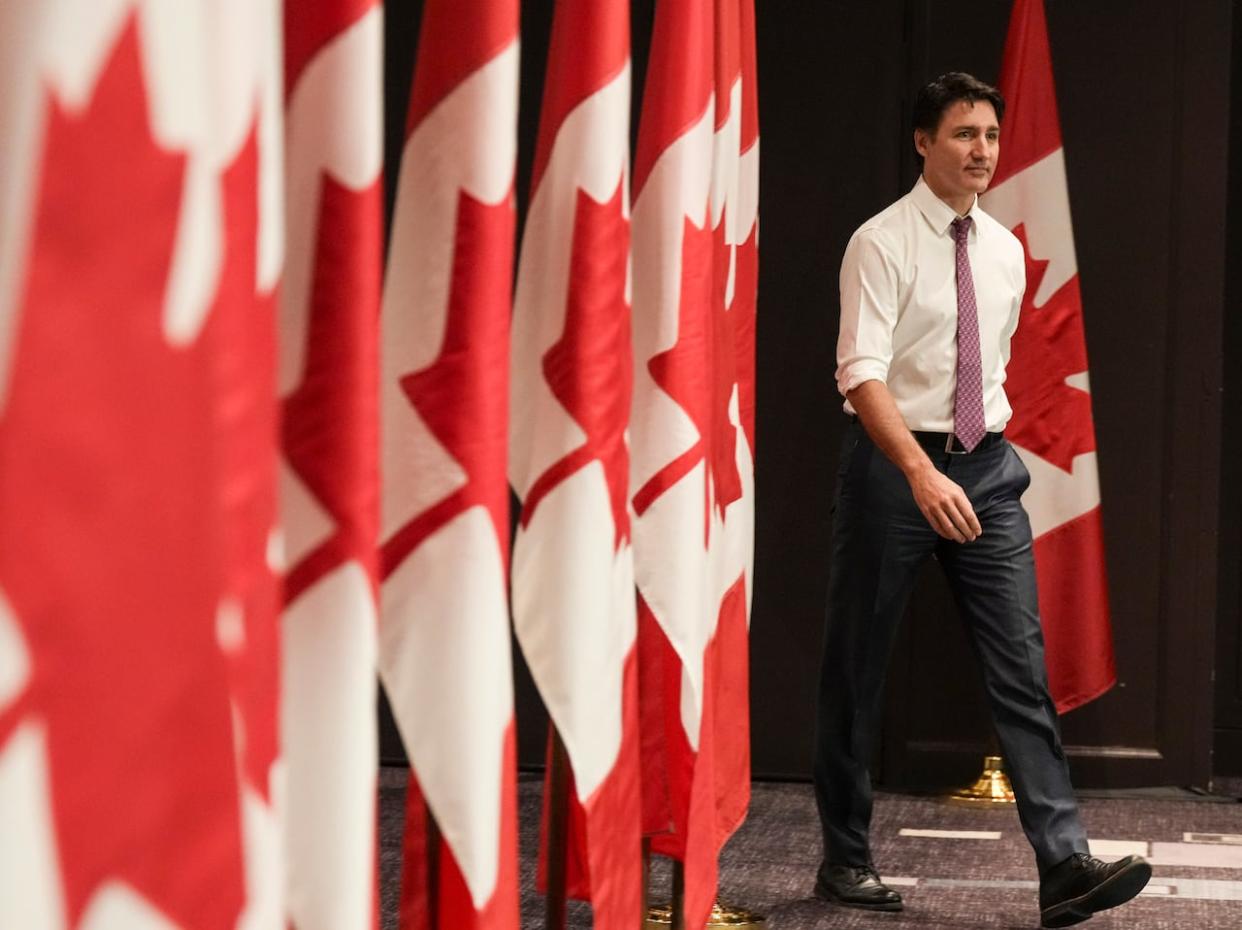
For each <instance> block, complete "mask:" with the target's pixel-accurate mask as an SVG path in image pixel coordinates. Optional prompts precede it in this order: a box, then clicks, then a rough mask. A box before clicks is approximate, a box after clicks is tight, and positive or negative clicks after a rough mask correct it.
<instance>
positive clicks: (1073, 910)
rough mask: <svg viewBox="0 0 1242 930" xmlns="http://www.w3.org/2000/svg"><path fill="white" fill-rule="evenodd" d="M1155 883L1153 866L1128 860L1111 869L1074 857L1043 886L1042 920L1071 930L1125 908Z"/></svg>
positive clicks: (1081, 855) (1043, 881)
mask: <svg viewBox="0 0 1242 930" xmlns="http://www.w3.org/2000/svg"><path fill="white" fill-rule="evenodd" d="M1150 879H1151V864H1150V863H1149V862H1148V861H1147V860H1146V859H1144V858H1143V857H1142V856H1126V857H1125V858H1124V859H1121V860H1119V861H1117V862H1114V863H1112V864H1111V865H1106V864H1104V863H1103V862H1101V861H1100V860H1099V859H1093V858H1092V857H1091V856H1088V855H1087V854H1086V853H1074V855H1072V856H1070V857H1069V858H1068V859H1066V860H1065V861H1064V862H1061V863H1058V864H1057V865H1055V866H1053V867H1052V868H1051V869H1049V870H1048V872H1047V874H1045V875H1044V877H1043V878H1042V879H1040V882H1039V916H1040V922H1041V923H1042V924H1043V925H1044V926H1045V927H1068V926H1070V925H1071V924H1076V923H1080V922H1082V921H1084V920H1086V919H1087V918H1088V917H1090V916H1091V915H1092V914H1094V913H1095V912H1096V911H1103V910H1107V909H1108V908H1110V907H1116V906H1117V905H1118V904H1125V903H1126V902H1127V901H1129V900H1130V899H1131V898H1133V897H1134V896H1135V895H1136V894H1138V893H1139V892H1140V891H1142V890H1143V887H1144V886H1145V885H1146V884H1147V882H1148V881H1149V880H1150Z"/></svg>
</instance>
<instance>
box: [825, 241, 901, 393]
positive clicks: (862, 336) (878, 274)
mask: <svg viewBox="0 0 1242 930" xmlns="http://www.w3.org/2000/svg"><path fill="white" fill-rule="evenodd" d="M897 301H898V274H897V265H896V262H895V261H894V260H893V256H892V254H891V253H890V251H889V250H888V249H887V248H886V247H885V243H884V240H883V234H882V233H881V232H880V231H879V230H876V229H863V230H860V231H859V232H858V233H857V234H856V235H855V236H854V238H853V239H851V240H850V244H849V246H848V247H847V248H846V250H845V257H844V258H842V259H841V330H840V335H839V336H838V337H837V390H838V391H840V392H841V395H842V396H843V397H844V396H845V395H847V394H849V392H850V391H852V390H854V388H856V387H858V386H859V385H860V384H862V383H863V382H864V381H887V380H888V366H889V364H890V363H891V362H892V359H893V328H894V327H895V326H896V325H897V311H898V305H897Z"/></svg>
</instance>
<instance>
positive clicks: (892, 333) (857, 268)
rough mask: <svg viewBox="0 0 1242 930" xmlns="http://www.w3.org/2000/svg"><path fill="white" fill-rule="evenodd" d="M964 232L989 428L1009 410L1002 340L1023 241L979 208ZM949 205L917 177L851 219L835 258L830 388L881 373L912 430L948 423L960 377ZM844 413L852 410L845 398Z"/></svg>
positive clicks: (946, 428) (1014, 299)
mask: <svg viewBox="0 0 1242 930" xmlns="http://www.w3.org/2000/svg"><path fill="white" fill-rule="evenodd" d="M968 215H969V216H971V217H972V218H973V219H974V222H973V223H972V224H971V229H970V235H969V237H968V239H967V254H968V255H969V257H970V271H971V276H972V277H973V278H974V284H975V301H976V303H977V305H978V308H979V340H980V346H979V348H980V358H981V360H982V362H983V412H984V420H985V422H986V424H987V428H988V431H989V432H999V431H1000V430H1003V429H1004V428H1005V424H1007V423H1008V422H1009V418H1010V416H1011V415H1012V413H1013V411H1012V409H1011V408H1010V406H1009V399H1008V398H1007V397H1006V396H1005V388H1004V383H1005V365H1006V364H1008V362H1009V340H1010V339H1011V338H1012V337H1013V333H1014V330H1015V329H1016V328H1017V326H1018V313H1019V310H1020V309H1021V307H1022V294H1023V291H1024V290H1025V289H1026V262H1025V259H1024V257H1023V254H1022V244H1021V243H1020V242H1019V241H1018V240H1017V238H1016V237H1015V236H1014V235H1013V233H1011V232H1010V231H1009V230H1008V229H1006V228H1005V227H1004V226H1002V225H1001V224H1000V223H998V222H997V221H996V220H994V219H992V217H990V216H988V215H987V214H986V213H984V212H983V211H982V210H981V209H979V202H978V198H975V203H974V205H973V206H972V207H971V209H970V213H969V214H968ZM956 218H957V215H956V213H954V211H953V208H952V207H950V206H949V205H948V204H947V203H945V202H944V201H943V200H941V199H940V198H939V197H937V196H936V195H935V194H933V193H932V191H931V188H929V187H928V186H927V184H926V182H924V180H923V179H922V178H921V177H920V178H919V180H918V182H917V183H916V184H915V185H914V189H913V190H911V191H910V193H908V194H907V195H906V196H904V197H902V198H901V199H900V200H898V201H897V202H896V203H894V204H893V205H892V206H891V207H889V208H888V209H887V210H885V211H884V212H882V213H880V214H878V215H877V216H874V217H872V218H871V219H869V220H867V222H865V223H863V224H862V226H860V227H859V228H858V231H857V232H855V233H854V235H853V237H852V238H851V239H850V244H849V246H848V247H847V248H846V250H845V257H844V258H843V259H842V260H841V334H840V337H839V338H838V340H837V389H838V390H839V391H840V392H841V394H842V395H846V394H848V393H849V392H850V391H852V390H853V389H854V388H856V387H858V385H860V384H862V383H863V382H864V381H872V380H876V381H883V382H885V383H886V384H887V385H888V389H889V392H890V393H891V394H892V395H893V399H894V400H895V401H896V402H897V409H898V410H899V411H900V412H901V415H902V417H903V418H904V419H905V421H906V426H908V427H909V428H910V429H912V430H932V431H935V432H942V433H950V432H952V431H953V397H954V392H955V390H956V387H957V273H956V257H955V252H954V248H955V243H954V241H953V234H952V230H951V229H950V228H949V227H950V224H951V223H952V222H953V220H955V219H956ZM845 411H846V413H850V414H852V413H854V408H853V407H851V406H850V403H849V401H848V400H847V401H846V402H845Z"/></svg>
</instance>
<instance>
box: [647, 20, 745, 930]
mask: <svg viewBox="0 0 1242 930" xmlns="http://www.w3.org/2000/svg"><path fill="white" fill-rule="evenodd" d="M753 23H754V17H753V6H752V5H751V3H750V2H749V0H741V2H740V3H739V0H719V2H716V3H713V2H712V0H698V2H677V3H673V2H669V0H664V2H662V3H661V4H660V5H659V6H658V7H657V11H656V22H655V28H654V33H653V39H652V51H651V58H650V62H649V64H648V71H647V86H646V89H645V92H644V96H643V101H644V103H643V114H642V123H641V126H640V132H639V142H638V154H637V158H636V164H635V201H634V346H635V367H634V377H635V391H634V397H635V400H634V416H633V426H632V442H633V450H634V453H633V463H632V473H633V477H632V486H633V487H634V489H635V493H634V500H633V502H634V509H635V513H636V518H635V522H634V551H635V574H636V580H637V584H638V588H639V595H640V596H639V616H640V619H639V624H640V643H641V649H642V660H643V661H642V698H643V700H642V715H643V724H644V731H643V755H644V765H643V771H644V825H645V829H646V830H647V831H648V832H650V833H653V834H655V835H654V837H653V849H655V850H656V851H657V852H662V853H665V854H668V855H671V856H675V857H676V858H679V859H681V860H682V861H683V862H684V864H685V880H686V891H685V918H686V925H687V926H688V927H692V928H699V927H702V926H703V925H704V923H705V922H706V920H707V918H708V914H709V912H710V910H711V907H712V903H713V901H714V899H715V894H716V878H717V859H718V855H719V851H720V847H721V845H722V844H723V843H724V841H725V840H726V839H727V838H728V837H729V835H730V834H731V833H732V832H733V830H734V829H736V827H737V826H738V824H739V823H740V822H741V820H742V818H743V817H744V816H745V812H746V808H747V805H748V803H749V796H750V767H749V763H750V755H749V727H748V720H749V707H748V686H747V664H748V663H747V651H748V650H747V625H748V620H747V618H748V612H749V611H748V605H749V600H750V583H749V580H750V565H751V553H752V549H753V532H752V527H753V466H752V449H753V446H752V444H751V439H750V438H749V437H750V436H753V411H754V401H753V398H754V389H753V384H754V375H753V372H754V362H753V353H754V336H753V333H754V307H755V271H756V259H757V253H756V251H755V247H756V241H755V240H756V235H757V232H756V207H757V182H758V162H757V157H758V145H757V119H756V118H755V113H754V112H753V107H754V99H753V94H754V89H753V77H754V68H753V64H754V54H753V50H754V37H753ZM744 49H745V54H743V50H744ZM748 107H749V108H751V109H750V110H748ZM743 151H745V153H746V154H745V156H744V157H743V155H742V153H743ZM743 410H745V415H743ZM743 424H746V425H748V426H749V430H747V429H742V428H741V427H742V426H743Z"/></svg>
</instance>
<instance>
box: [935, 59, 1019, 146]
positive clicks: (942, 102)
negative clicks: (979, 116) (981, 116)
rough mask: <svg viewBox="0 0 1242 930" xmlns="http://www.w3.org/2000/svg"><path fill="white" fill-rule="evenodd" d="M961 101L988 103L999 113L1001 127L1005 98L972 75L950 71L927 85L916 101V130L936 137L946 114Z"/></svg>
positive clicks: (997, 116)
mask: <svg viewBox="0 0 1242 930" xmlns="http://www.w3.org/2000/svg"><path fill="white" fill-rule="evenodd" d="M959 100H968V101H970V102H971V103H979V102H980V101H986V102H987V103H990V104H992V109H993V110H995V111H996V121H997V122H998V123H999V122H1000V121H1001V120H1002V119H1004V117H1005V98H1004V97H1002V96H1001V92H1000V91H999V90H997V89H996V88H995V87H993V86H992V85H991V84H985V83H984V82H983V81H981V80H979V79H978V78H977V77H974V76H972V75H969V74H965V73H963V72H961V71H950V72H949V73H948V74H942V75H940V77H938V78H936V80H934V81H932V82H931V83H930V84H927V85H925V86H924V87H923V89H922V90H920V91H919V93H918V96H917V97H915V98H914V128H915V129H922V130H923V131H924V132H926V133H929V134H931V135H935V133H936V128H937V127H938V126H939V125H940V118H941V117H942V116H944V111H945V110H947V109H948V108H949V107H951V106H952V105H953V104H955V103H957V102H958V101H959Z"/></svg>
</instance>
